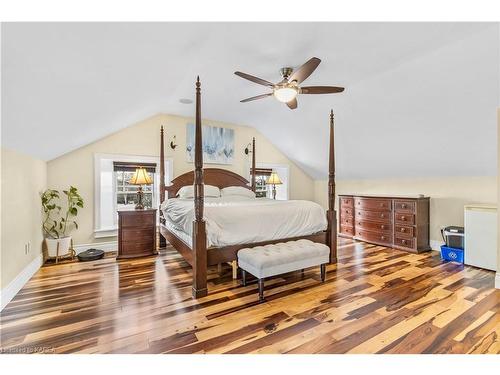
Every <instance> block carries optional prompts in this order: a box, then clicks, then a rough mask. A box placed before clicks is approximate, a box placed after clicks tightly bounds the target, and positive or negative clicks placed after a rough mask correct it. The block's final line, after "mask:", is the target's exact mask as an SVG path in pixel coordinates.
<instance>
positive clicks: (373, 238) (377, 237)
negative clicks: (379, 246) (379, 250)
mask: <svg viewBox="0 0 500 375" xmlns="http://www.w3.org/2000/svg"><path fill="white" fill-rule="evenodd" d="M356 238H359V239H360V240H365V241H368V242H380V243H384V244H386V245H390V244H391V242H392V235H391V234H387V233H377V232H370V231H366V230H362V229H358V228H356Z"/></svg>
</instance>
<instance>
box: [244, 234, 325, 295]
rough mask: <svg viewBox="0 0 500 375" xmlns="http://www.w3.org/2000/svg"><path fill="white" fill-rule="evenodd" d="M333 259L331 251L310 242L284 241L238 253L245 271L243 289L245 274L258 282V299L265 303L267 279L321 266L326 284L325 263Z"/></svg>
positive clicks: (319, 244) (322, 276)
mask: <svg viewBox="0 0 500 375" xmlns="http://www.w3.org/2000/svg"><path fill="white" fill-rule="evenodd" d="M329 260H330V248H329V247H328V246H326V245H324V244H321V243H316V242H312V241H309V240H298V241H289V242H281V243H277V244H272V245H265V246H256V247H252V248H245V249H241V250H240V251H238V265H239V267H240V268H241V269H242V282H243V286H245V285H246V273H247V272H249V273H251V274H252V275H254V276H255V277H256V278H257V279H259V300H260V301H263V300H264V279H265V278H266V277H271V276H276V275H280V274H283V273H287V272H292V271H298V270H303V269H304V268H308V267H314V266H320V267H321V281H322V282H323V281H325V272H326V264H327V263H328V262H329Z"/></svg>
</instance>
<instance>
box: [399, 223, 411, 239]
mask: <svg viewBox="0 0 500 375" xmlns="http://www.w3.org/2000/svg"><path fill="white" fill-rule="evenodd" d="M394 234H398V236H401V237H409V238H412V237H415V231H414V229H413V227H408V226H405V225H397V224H396V225H394Z"/></svg>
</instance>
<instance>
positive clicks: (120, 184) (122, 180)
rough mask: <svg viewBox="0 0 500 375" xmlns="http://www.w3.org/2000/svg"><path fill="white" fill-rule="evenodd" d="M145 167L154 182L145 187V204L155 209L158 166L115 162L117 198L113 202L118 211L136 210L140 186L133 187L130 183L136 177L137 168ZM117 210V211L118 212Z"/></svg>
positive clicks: (115, 190) (143, 188)
mask: <svg viewBox="0 0 500 375" xmlns="http://www.w3.org/2000/svg"><path fill="white" fill-rule="evenodd" d="M139 167H143V168H145V169H146V171H147V173H148V175H149V177H150V178H151V180H152V181H153V183H152V184H151V185H143V186H142V191H143V193H144V195H143V204H144V207H146V208H151V207H155V205H154V202H155V200H156V194H155V192H156V190H157V188H156V186H155V181H156V180H157V178H155V172H156V170H157V166H156V164H155V163H140V162H132V163H131V162H117V161H115V162H113V170H114V187H115V188H114V193H115V197H114V199H113V201H114V202H115V206H116V210H121V209H126V208H134V207H135V205H136V203H137V191H138V190H139V186H138V185H132V184H130V183H129V181H130V179H131V178H132V176H133V175H134V173H135V171H136V169H137V168H139ZM116 210H115V211H116Z"/></svg>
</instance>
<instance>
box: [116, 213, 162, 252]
mask: <svg viewBox="0 0 500 375" xmlns="http://www.w3.org/2000/svg"><path fill="white" fill-rule="evenodd" d="M155 254H157V252H156V209H144V210H120V211H118V256H117V257H116V258H117V259H123V258H135V257H142V256H148V255H155Z"/></svg>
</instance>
